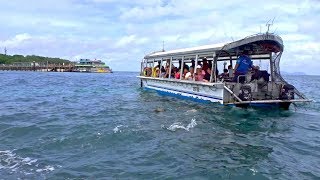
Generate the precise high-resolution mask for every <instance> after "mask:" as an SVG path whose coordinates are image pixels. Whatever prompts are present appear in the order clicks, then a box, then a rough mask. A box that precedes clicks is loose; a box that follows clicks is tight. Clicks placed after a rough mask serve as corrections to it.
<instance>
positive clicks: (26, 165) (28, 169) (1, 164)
mask: <svg viewBox="0 0 320 180" xmlns="http://www.w3.org/2000/svg"><path fill="white" fill-rule="evenodd" d="M14 151H15V150H12V151H10V150H4V151H0V170H5V171H8V172H11V173H24V174H25V175H29V174H34V173H40V172H50V171H54V170H55V168H54V167H53V166H51V165H43V163H41V164H40V163H38V160H37V159H32V158H30V157H25V158H23V157H21V156H19V155H17V154H16V153H14ZM11 173H10V174H11Z"/></svg>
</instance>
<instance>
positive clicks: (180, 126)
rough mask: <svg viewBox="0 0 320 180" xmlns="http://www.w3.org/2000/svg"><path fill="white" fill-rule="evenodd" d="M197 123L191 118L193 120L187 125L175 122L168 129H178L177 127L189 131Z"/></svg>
mask: <svg viewBox="0 0 320 180" xmlns="http://www.w3.org/2000/svg"><path fill="white" fill-rule="evenodd" d="M196 125H197V122H196V120H195V119H191V122H190V123H189V124H188V125H187V126H183V125H182V123H181V122H175V123H173V124H171V125H170V126H169V127H168V128H167V129H168V130H170V131H176V130H177V129H184V130H186V131H189V130H190V129H191V128H194V127H195V126H196Z"/></svg>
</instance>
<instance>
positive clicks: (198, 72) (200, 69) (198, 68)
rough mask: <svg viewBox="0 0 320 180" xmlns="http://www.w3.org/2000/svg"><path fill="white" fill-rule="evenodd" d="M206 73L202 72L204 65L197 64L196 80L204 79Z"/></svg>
mask: <svg viewBox="0 0 320 180" xmlns="http://www.w3.org/2000/svg"><path fill="white" fill-rule="evenodd" d="M203 76H204V74H203V73H202V67H201V65H197V69H196V74H195V80H196V81H202V80H203Z"/></svg>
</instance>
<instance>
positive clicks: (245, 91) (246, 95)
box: [239, 85, 252, 101]
mask: <svg viewBox="0 0 320 180" xmlns="http://www.w3.org/2000/svg"><path fill="white" fill-rule="evenodd" d="M239 92H240V93H239V98H240V99H241V100H242V101H251V100H252V94H251V86H248V85H244V86H241V88H240V91H239Z"/></svg>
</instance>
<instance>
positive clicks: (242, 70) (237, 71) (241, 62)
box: [233, 50, 254, 82]
mask: <svg viewBox="0 0 320 180" xmlns="http://www.w3.org/2000/svg"><path fill="white" fill-rule="evenodd" d="M250 68H254V66H253V64H252V60H251V58H250V57H249V52H248V50H244V51H243V53H242V55H241V56H239V58H238V60H237V64H236V66H235V68H234V78H233V81H234V82H237V81H238V77H239V76H240V75H245V74H247V73H248V71H249V69H250Z"/></svg>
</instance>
